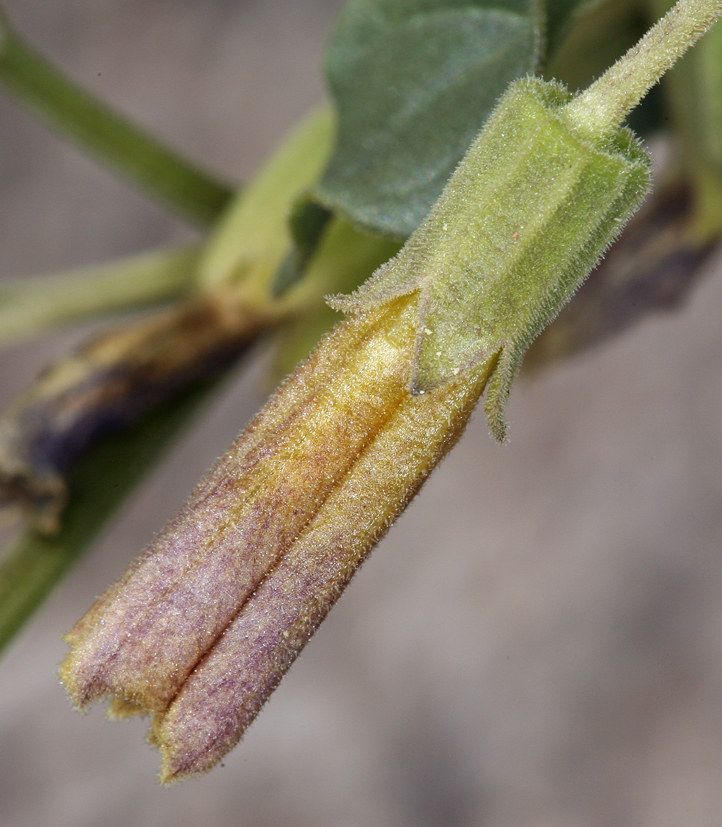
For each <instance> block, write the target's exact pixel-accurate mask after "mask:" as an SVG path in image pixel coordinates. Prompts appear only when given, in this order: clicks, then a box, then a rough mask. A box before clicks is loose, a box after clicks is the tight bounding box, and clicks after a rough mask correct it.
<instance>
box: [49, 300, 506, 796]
mask: <svg viewBox="0 0 722 827" xmlns="http://www.w3.org/2000/svg"><path fill="white" fill-rule="evenodd" d="M416 305H417V298H416V297H415V296H412V297H403V298H400V299H396V300H394V301H392V302H389V303H388V304H386V305H385V306H384V307H382V308H378V309H375V310H372V311H369V312H368V313H363V314H359V315H358V316H355V317H353V318H351V319H348V320H346V321H345V322H343V323H342V324H341V325H339V326H338V327H337V328H336V330H335V331H333V332H332V333H331V334H329V336H328V337H327V338H326V339H325V341H324V342H323V343H322V344H321V346H320V347H319V348H318V349H317V350H316V351H315V353H314V354H313V355H312V356H311V357H310V359H309V360H308V361H307V362H306V363H305V364H303V365H302V366H301V367H300V368H299V369H298V370H297V372H296V373H295V374H294V375H293V376H292V377H291V378H290V379H289V380H288V381H287V382H286V383H285V385H284V386H283V387H282V388H281V389H280V390H279V391H278V393H277V394H276V395H275V397H274V398H273V399H272V400H271V402H270V403H269V404H268V405H267V406H266V408H265V409H264V410H263V411H262V412H261V413H260V414H259V416H258V417H257V418H256V420H255V421H254V422H253V423H252V424H251V426H250V427H249V428H248V430H247V431H246V432H245V433H244V434H243V435H242V436H241V437H240V438H239V439H238V440H237V441H236V443H235V444H234V445H233V446H232V448H231V449H230V451H229V452H228V453H227V454H226V455H225V456H224V457H223V458H222V459H221V460H220V461H219V462H218V464H217V465H216V467H215V468H214V469H213V470H211V472H210V473H209V474H208V476H207V477H206V478H205V479H204V480H203V481H202V482H201V483H200V485H199V486H198V488H197V489H196V491H195V493H194V494H193V495H192V497H191V499H190V501H189V502H188V504H187V505H186V506H185V507H184V509H183V510H182V511H181V512H180V513H179V514H178V516H177V517H176V518H175V519H174V520H173V521H172V522H171V523H170V524H169V525H168V526H167V528H166V529H165V530H164V531H163V532H162V533H161V534H160V536H159V537H158V538H157V539H156V541H155V542H154V543H153V544H152V546H151V547H150V548H149V549H148V550H147V551H146V552H145V554H144V555H143V556H142V557H141V558H140V559H139V560H138V561H137V562H136V563H135V564H134V565H133V566H132V568H131V569H130V571H129V572H128V573H127V574H126V576H125V577H124V578H123V579H122V580H121V581H120V582H119V583H118V584H116V585H115V586H113V587H111V589H110V590H109V591H108V592H107V593H106V594H105V595H104V596H103V597H101V598H100V600H99V601H98V602H97V603H96V604H95V606H94V607H93V608H91V610H90V611H89V612H88V613H87V614H86V616H85V617H84V618H83V619H82V620H81V621H80V622H79V623H78V624H77V625H76V626H75V628H74V629H73V630H72V631H71V632H70V634H69V635H68V640H69V642H70V643H71V645H72V651H71V653H70V654H69V656H68V658H67V659H66V661H65V663H64V665H63V667H62V677H63V680H64V681H65V683H66V685H67V687H68V689H69V691H70V694H71V697H72V699H73V701H74V702H75V704H76V705H77V706H78V707H80V708H82V707H85V706H86V705H87V704H88V703H89V702H91V701H93V700H96V699H98V698H100V697H102V696H111V697H113V698H115V699H116V700H115V701H114V702H113V703H112V705H111V714H115V715H117V716H124V715H126V714H128V713H132V712H141V713H153V714H154V715H155V720H154V722H153V727H152V733H153V736H152V739H153V741H154V742H155V743H156V744H157V745H158V746H159V748H160V750H161V752H162V754H163V772H162V779H163V781H166V782H168V781H171V780H173V779H175V778H177V777H180V776H183V775H187V774H189V773H193V772H198V771H202V770H206V769H209V768H210V767H212V766H213V765H214V764H215V763H217V762H218V760H219V759H220V758H221V757H222V756H223V755H224V754H225V753H226V752H227V751H228V750H229V749H230V748H231V747H233V746H234V744H235V743H236V742H237V741H238V739H239V738H240V737H241V735H242V734H243V731H244V730H245V728H246V727H247V726H248V724H249V723H250V722H251V721H252V720H253V718H254V717H255V715H256V714H257V713H258V711H259V709H260V708H261V706H262V704H263V703H264V701H265V700H266V698H267V697H268V695H269V694H270V693H271V691H272V690H273V689H274V688H275V686H276V685H277V684H278V682H279V680H280V679H281V677H282V676H283V674H284V673H285V671H286V669H287V668H288V667H289V666H290V664H291V663H292V662H293V660H294V659H295V657H296V655H297V654H298V653H299V651H300V650H301V648H302V647H303V646H304V644H305V643H306V641H307V640H308V639H309V637H310V636H311V634H312V633H313V632H314V630H315V629H316V627H317V626H318V624H319V623H320V622H321V620H323V618H324V617H325V615H326V613H327V612H328V610H329V609H330V608H331V606H332V605H333V603H334V602H335V601H336V599H337V598H338V596H339V594H340V593H341V591H342V590H343V588H344V586H345V585H346V584H347V583H348V581H349V580H350V578H351V576H352V575H353V573H354V571H355V570H356V569H357V568H358V566H359V565H360V564H361V562H362V561H363V559H364V558H365V557H366V555H367V554H368V552H369V550H370V549H371V548H372V547H373V545H374V544H375V543H376V542H377V541H378V540H379V538H380V537H381V535H382V534H383V533H384V532H385V531H386V529H387V528H388V527H389V525H390V524H391V523H392V522H393V520H394V518H395V517H396V516H397V515H398V514H399V512H400V511H401V510H402V509H403V508H404V507H405V505H406V504H407V503H408V502H409V500H410V499H411V498H412V497H413V495H414V494H415V493H416V491H417V490H418V488H419V486H420V485H421V484H422V482H423V481H424V480H425V479H426V477H427V476H428V474H429V473H430V472H431V470H432V469H433V467H434V466H435V465H436V463H437V462H438V461H439V460H440V459H441V457H442V456H443V455H444V454H445V453H446V451H447V450H448V449H449V448H450V447H451V445H452V444H453V443H454V442H455V441H456V439H457V438H458V436H459V435H460V433H461V431H462V429H463V427H464V425H465V424H466V421H467V420H468V417H469V415H470V414H471V411H472V409H473V407H474V405H475V403H476V400H477V399H478V398H479V396H480V394H481V392H482V391H483V388H484V385H485V382H486V379H487V377H488V375H489V373H490V370H491V368H492V364H491V363H489V364H483V365H479V366H477V367H475V368H474V369H473V370H469V371H466V372H465V373H464V375H463V376H459V377H458V378H457V379H455V380H454V381H452V382H449V383H447V384H445V385H444V386H443V387H440V388H438V389H436V390H433V391H431V392H429V393H428V394H420V395H413V394H412V393H411V392H410V391H409V384H410V365H411V361H412V360H411V355H412V350H413V346H414V337H415V320H416V313H417V308H416Z"/></svg>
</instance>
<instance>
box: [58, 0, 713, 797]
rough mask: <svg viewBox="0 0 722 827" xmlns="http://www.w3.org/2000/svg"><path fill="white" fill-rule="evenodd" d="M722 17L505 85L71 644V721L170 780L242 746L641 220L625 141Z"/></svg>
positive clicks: (499, 416)
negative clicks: (118, 741)
mask: <svg viewBox="0 0 722 827" xmlns="http://www.w3.org/2000/svg"><path fill="white" fill-rule="evenodd" d="M721 13H722V2H721V0H680V2H679V3H678V4H677V5H676V6H675V8H674V10H673V11H672V12H670V14H669V15H668V16H667V17H666V18H665V19H664V20H663V21H662V22H661V23H659V24H658V25H657V26H656V27H655V28H654V29H652V31H651V32H650V33H649V34H648V35H647V36H646V37H645V38H644V39H643V40H642V41H641V42H640V44H639V46H638V47H636V48H635V49H632V50H631V51H630V52H629V53H628V54H627V56H625V57H624V58H622V60H621V61H620V62H619V63H618V64H616V65H615V66H614V67H612V69H610V70H609V71H608V72H607V74H606V75H604V76H603V77H602V78H601V79H600V80H598V81H596V82H595V83H594V84H593V85H592V86H591V87H590V88H589V89H588V90H587V91H586V92H584V93H582V94H581V95H579V96H576V97H575V96H572V95H571V94H570V93H569V92H568V91H567V90H565V89H564V88H563V87H561V86H560V85H559V84H555V83H546V82H544V81H541V80H537V79H533V78H526V79H522V80H520V81H518V82H516V83H514V84H512V86H511V87H510V89H509V90H508V91H507V93H506V94H505V96H504V97H503V98H502V100H501V101H500V103H499V105H498V107H497V109H496V111H495V112H494V113H493V114H492V116H491V117H490V119H489V121H488V122H487V125H486V126H485V128H484V129H483V130H482V132H481V134H480V135H479V137H478V138H477V140H476V141H475V142H474V144H473V145H472V147H471V148H470V150H469V152H468V154H467V156H466V157H465V159H464V161H463V162H462V163H461V165H460V166H459V167H458V169H457V170H456V172H455V173H454V175H453V176H452V178H451V179H450V181H449V183H448V184H447V186H446V188H445V189H444V192H443V193H442V195H441V197H440V198H439V200H438V201H437V202H436V204H435V205H434V207H433V209H432V210H431V212H430V214H429V216H428V217H427V218H426V219H425V221H424V222H423V223H422V225H421V226H420V227H419V229H418V230H417V231H416V232H415V233H414V234H413V235H412V237H411V238H410V239H409V241H408V242H407V244H406V246H405V247H404V248H403V250H402V251H401V252H400V253H399V255H398V256H397V257H395V258H394V259H392V260H391V262H389V263H388V264H386V265H384V266H382V267H381V268H380V269H379V270H378V271H377V273H376V275H375V276H374V277H373V278H372V279H371V280H370V281H368V282H366V284H365V285H363V286H362V287H361V288H360V289H359V290H358V291H357V292H356V293H355V294H354V295H352V296H351V297H347V298H346V299H341V300H337V301H336V303H335V304H336V306H337V307H340V308H343V309H345V310H346V311H347V312H348V313H349V314H350V316H349V317H348V318H347V319H346V321H344V322H342V323H341V324H340V325H339V326H338V327H337V328H336V329H335V330H334V331H333V332H332V333H331V334H330V335H329V336H327V337H326V339H325V340H324V341H323V342H322V344H321V345H320V346H319V347H318V348H317V349H316V351H315V352H314V354H313V355H312V356H311V357H310V358H309V360H308V361H307V362H305V363H304V364H303V365H301V367H300V368H299V369H298V370H297V371H296V373H295V374H293V376H292V377H291V378H290V379H289V380H288V381H287V382H286V384H285V385H284V386H283V387H282V388H281V389H280V390H279V391H278V393H277V394H276V395H275V396H274V397H273V398H272V399H271V401H270V402H269V404H268V405H267V406H266V408H265V409H264V410H263V411H262V412H261V413H260V414H259V416H258V417H257V419H256V420H255V421H254V422H253V423H252V424H251V426H250V427H249V428H248V430H247V431H246V432H245V433H244V434H243V435H242V436H241V437H240V438H239V439H238V441H237V442H236V443H235V444H234V445H233V446H232V448H231V449H230V451H229V452H228V453H227V454H226V455H225V456H224V457H223V458H222V459H221V460H220V461H219V462H218V464H217V465H216V467H215V468H214V469H213V470H212V471H211V472H210V474H209V475H208V476H207V477H206V478H205V479H204V480H203V481H202V482H201V484H200V485H199V487H198V488H197V490H196V491H195V493H194V494H193V495H192V497H191V499H190V501H189V502H188V504H187V505H186V506H185V508H184V509H183V510H182V511H181V512H180V513H179V514H178V516H177V517H176V518H175V519H174V520H173V521H172V522H171V523H170V525H169V526H168V527H167V528H166V529H165V530H164V531H163V533H162V534H161V535H160V536H159V537H158V539H157V540H156V541H155V542H154V543H153V544H152V545H151V547H150V548H149V550H148V551H147V552H146V553H145V554H144V555H143V556H142V557H141V558H140V559H139V560H138V561H137V562H136V563H135V564H134V565H133V566H132V567H131V569H130V571H129V572H128V574H127V575H126V576H125V578H124V579H123V580H121V581H120V582H119V583H118V584H117V585H116V586H114V587H112V588H111V589H110V591H109V592H108V593H107V594H106V595H105V596H104V597H102V598H101V599H100V600H99V601H98V603H97V604H96V605H95V607H93V608H92V609H91V610H90V612H89V613H88V614H87V615H86V616H85V617H84V618H83V619H82V620H81V621H80V623H79V624H78V625H77V626H76V627H75V629H74V630H73V631H72V632H71V633H70V635H69V641H70V643H71V645H72V650H71V652H70V654H69V655H68V658H67V659H66V661H65V663H64V665H63V667H62V676H63V679H64V681H65V683H66V685H67V687H68V689H69V691H70V694H71V696H72V698H73V700H74V701H75V703H76V704H77V705H78V706H79V707H84V706H86V705H87V704H88V703H89V702H91V701H93V700H95V699H97V698H100V697H102V696H111V697H113V698H115V700H114V701H113V703H112V705H111V713H112V714H115V715H118V716H123V715H126V714H129V713H134V712H147V713H152V714H153V715H154V716H155V719H154V723H153V727H152V739H153V741H154V742H155V743H156V744H157V745H158V746H159V748H160V750H161V752H162V754H163V771H162V780H163V781H165V782H169V781H172V780H173V779H176V778H179V777H182V776H184V775H188V774H190V773H194V772H200V771H203V770H207V769H209V768H210V767H212V766H213V765H214V764H215V763H217V762H218V761H219V759H220V758H221V757H222V756H223V755H224V754H225V753H226V752H227V751H228V750H229V749H231V748H232V747H233V746H234V744H235V743H236V742H237V741H238V739H239V738H240V737H241V735H242V734H243V732H244V730H245V729H246V727H247V726H248V725H249V724H250V722H251V721H252V720H253V718H254V717H255V715H256V714H257V713H258V710H259V709H260V708H261V706H262V705H263V703H264V702H265V700H266V699H267V698H268V695H269V694H270V692H271V691H272V690H273V689H274V688H275V686H276V685H277V684H278V682H279V680H280V679H281V678H282V676H283V675H284V673H285V672H286V670H287V669H288V667H289V666H290V664H291V663H292V661H293V660H294V658H295V657H296V655H297V654H298V653H299V651H300V650H301V648H302V647H303V646H304V644H305V643H306V642H307V640H308V639H309V637H310V636H311V635H312V634H313V632H314V630H315V629H316V628H317V626H318V624H319V623H320V622H321V620H323V618H324V617H325V615H326V613H327V612H328V611H329V609H330V608H331V606H332V605H333V604H334V602H335V601H336V599H337V598H338V596H339V594H340V593H341V591H342V590H343V588H344V587H345V586H346V584H347V583H348V581H349V580H350V578H351V577H352V575H353V573H354V571H356V569H357V568H358V566H359V565H360V564H361V562H362V561H363V560H364V558H365V557H366V555H367V554H368V552H369V551H370V549H371V548H372V547H373V545H374V544H375V543H376V542H377V541H378V540H379V538H380V537H381V536H382V534H383V533H384V532H385V531H386V529H387V528H388V527H389V525H390V524H391V523H392V521H393V520H394V518H395V517H396V516H397V515H398V514H399V513H400V511H401V510H402V509H403V508H404V506H405V505H406V504H407V503H408V502H409V500H410V499H411V498H412V497H413V495H414V494H415V493H416V491H417V490H418V488H419V487H420V485H421V484H422V483H423V481H424V480H425V479H426V477H427V476H428V474H429V473H430V472H431V470H432V469H433V468H434V466H435V465H436V464H437V463H438V462H439V460H440V459H441V457H442V456H443V455H444V454H445V452H446V451H447V450H448V449H449V448H450V447H451V445H452V444H453V443H454V441H455V440H456V439H457V438H458V436H459V435H460V433H461V431H462V430H463V427H464V425H465V424H466V421H467V420H468V417H469V415H470V414H471V411H472V409H473V407H474V405H475V403H476V401H477V399H478V398H479V396H480V395H481V393H482V392H483V390H484V388H485V386H486V384H487V382H488V383H489V392H488V394H487V405H486V407H487V415H488V417H489V423H490V426H491V429H492V431H493V432H494V433H495V434H496V435H497V436H498V437H500V438H503V437H504V434H505V424H504V418H503V408H504V402H505V400H506V397H507V394H508V392H509V387H510V384H511V381H512V379H513V378H514V375H515V374H516V372H517V370H518V367H519V364H520V362H521V359H522V357H523V355H524V352H525V351H526V349H527V348H528V346H529V344H530V343H531V341H532V340H533V339H534V338H535V337H536V336H537V335H538V334H539V333H540V332H541V330H542V329H543V328H544V327H545V325H546V324H548V323H549V322H550V321H551V320H552V319H553V318H554V316H555V315H556V314H557V313H558V312H559V310H560V309H561V308H562V307H563V305H564V304H565V303H566V301H568V299H569V298H570V297H571V296H572V295H573V293H574V292H575V290H576V289H577V288H578V287H579V286H580V285H581V283H582V282H583V281H584V279H585V278H586V276H587V274H588V273H589V270H590V269H591V268H592V267H593V266H594V264H595V263H596V262H597V261H598V260H599V258H600V256H601V255H602V253H603V252H604V250H605V249H606V248H607V247H608V246H609V244H610V243H611V242H612V240H613V239H614V238H615V237H616V235H617V234H618V233H619V231H620V230H621V227H622V226H623V225H624V223H626V221H627V220H628V218H629V217H630V216H631V214H632V213H633V212H634V210H635V209H636V208H637V207H638V206H639V203H640V202H641V200H642V198H643V196H644V194H645V192H646V191H647V189H648V186H649V179H650V172H649V163H648V159H647V158H646V156H645V154H644V153H643V151H642V150H641V148H640V147H639V146H638V144H637V143H636V141H635V139H634V137H633V135H632V134H631V133H629V132H628V131H627V130H625V129H622V128H620V127H619V123H620V121H621V120H622V119H623V118H624V117H625V116H626V114H627V113H628V112H629V110H630V109H631V107H632V106H633V105H635V103H636V102H637V101H638V100H639V98H640V97H641V96H642V95H643V94H645V93H646V91H647V90H648V89H649V87H650V86H651V85H652V84H653V83H654V82H656V80H657V79H658V78H659V76H660V74H661V73H662V72H663V71H665V70H666V68H668V67H669V66H670V65H671V64H672V63H673V62H674V60H675V59H676V58H677V57H678V56H679V55H680V54H681V53H682V52H683V51H684V50H685V49H686V48H687V46H688V45H689V44H690V43H692V42H694V39H696V38H697V37H699V35H700V34H701V32H702V31H704V29H705V28H706V27H708V26H709V25H711V24H712V22H714V20H715V19H716V18H717V17H718V16H719V15H720V14H721Z"/></svg>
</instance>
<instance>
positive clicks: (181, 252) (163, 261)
mask: <svg viewBox="0 0 722 827" xmlns="http://www.w3.org/2000/svg"><path fill="white" fill-rule="evenodd" d="M198 257H199V249H198V246H196V245H191V246H187V247H180V248H176V249H172V250H162V251H160V252H154V253H145V254H144V255H139V256H133V257H132V258H127V259H122V260H121V261H113V262H110V263H104V264H100V265H96V266H93V267H84V268H82V269H80V270H72V271H70V272H66V273H57V274H55V275H51V276H36V277H35V278H30V279H22V280H17V281H10V282H7V283H5V284H2V285H1V286H0V347H4V346H5V345H7V344H9V343H10V342H12V341H13V340H15V339H19V338H22V337H25V336H30V335H33V334H36V333H39V332H40V331H41V330H45V329H47V328H50V327H55V326H57V325H61V324H64V323H67V322H71V321H76V320H79V319H84V318H87V317H88V316H94V315H98V314H101V313H111V312H113V311H118V310H127V309H129V308H132V307H138V306H141V305H148V304H153V303H156V302H161V301H164V300H168V299H173V298H177V297H178V296H180V295H181V294H183V293H187V292H188V291H189V290H190V289H191V286H192V285H193V282H194V276H195V272H196V264H197V262H198Z"/></svg>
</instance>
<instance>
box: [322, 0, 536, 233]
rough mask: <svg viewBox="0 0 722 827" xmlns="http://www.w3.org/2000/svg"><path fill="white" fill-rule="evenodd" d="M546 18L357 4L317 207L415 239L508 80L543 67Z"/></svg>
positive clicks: (388, 0)
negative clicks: (414, 233)
mask: <svg viewBox="0 0 722 827" xmlns="http://www.w3.org/2000/svg"><path fill="white" fill-rule="evenodd" d="M542 17H543V12H540V6H539V5H538V4H537V3H536V2H535V0H350V2H348V3H347V4H346V5H345V7H344V9H343V11H342V12H341V15H340V17H339V20H338V23H337V25H336V29H335V33H334V35H333V37H332V39H331V43H330V46H329V51H328V56H327V71H328V77H329V82H330V86H331V91H332V93H333V97H334V101H335V104H336V108H337V119H338V124H337V129H338V132H337V144H336V149H335V152H334V155H333V156H332V159H331V161H330V163H329V166H328V168H327V170H326V172H325V174H324V176H323V178H322V179H321V181H320V183H319V184H318V186H317V188H316V195H317V197H318V198H319V200H320V201H321V202H322V203H324V204H325V205H326V206H328V207H330V208H331V209H333V210H335V211H337V212H340V213H341V214H342V215H344V216H346V217H347V218H349V219H350V220H352V221H353V222H355V223H357V224H359V225H360V226H362V227H364V228H367V229H369V230H370V231H372V232H374V231H375V232H380V233H384V234H388V235H392V236H396V237H399V238H404V237H406V236H408V235H409V234H410V233H411V232H412V231H413V230H414V229H416V227H417V226H418V224H419V223H420V222H421V220H422V219H423V217H424V216H425V215H426V213H427V211H428V209H429V207H430V206H431V205H432V204H433V202H434V201H435V200H436V198H437V197H438V196H439V194H440V192H441V190H442V188H443V186H444V184H445V183H446V180H447V179H448V177H449V175H450V174H451V172H452V171H453V169H454V167H455V166H456V165H457V163H458V162H459V160H460V159H461V157H462V156H463V154H464V152H465V151H466V149H467V147H468V146H469V144H470V143H471V141H472V140H473V138H474V136H475V135H476V134H477V133H478V131H479V129H480V128H481V126H482V124H483V123H484V120H485V119H486V117H487V115H488V114H489V112H490V111H491V109H492V107H493V106H494V104H495V102H496V100H497V98H498V97H499V96H500V95H501V93H502V92H503V91H504V89H505V88H506V86H507V85H508V84H509V82H510V81H512V80H514V79H515V78H517V77H520V76H521V75H524V74H527V73H529V72H534V71H535V69H536V68H537V62H538V58H539V52H540V44H541V39H542V29H543V25H542V24H543V20H542V19H541V18H542Z"/></svg>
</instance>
